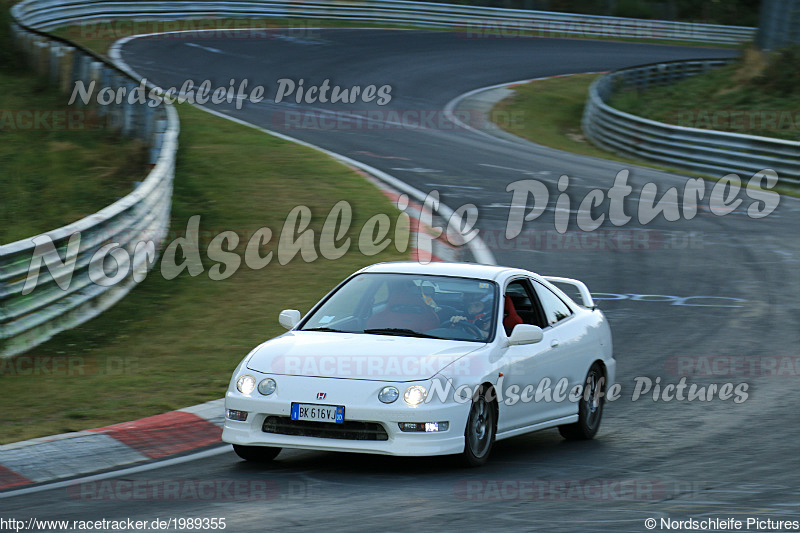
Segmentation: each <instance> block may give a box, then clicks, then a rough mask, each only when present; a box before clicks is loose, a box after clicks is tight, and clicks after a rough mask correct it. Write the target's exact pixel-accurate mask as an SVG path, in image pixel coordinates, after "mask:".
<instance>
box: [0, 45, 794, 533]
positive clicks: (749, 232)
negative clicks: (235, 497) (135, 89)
mask: <svg viewBox="0 0 800 533" xmlns="http://www.w3.org/2000/svg"><path fill="white" fill-rule="evenodd" d="M732 53H733V52H731V51H728V50H718V49H697V48H687V47H675V46H661V45H642V44H631V43H614V42H600V41H584V40H565V39H506V40H486V39H473V40H470V39H464V38H462V37H459V36H458V35H457V34H454V33H438V32H420V31H390V30H317V31H315V32H314V35H313V36H310V37H308V38H300V37H292V38H286V39H268V40H264V39H261V40H250V39H241V40H239V39H230V40H207V41H203V40H202V39H199V38H198V37H197V36H196V35H192V36H187V37H186V38H177V37H175V36H171V37H170V38H164V37H159V36H150V37H142V38H138V39H134V40H131V41H130V42H128V43H127V44H126V45H125V46H124V48H123V49H122V57H123V59H124V60H125V61H126V62H127V63H128V64H129V65H130V66H131V67H132V68H133V69H134V70H135V71H137V72H138V73H139V74H141V75H143V76H146V77H148V79H150V80H151V81H154V82H155V83H157V84H159V85H161V86H163V87H168V86H180V85H181V84H182V83H183V81H184V80H185V79H193V80H195V81H196V82H198V83H199V82H200V81H202V80H205V79H207V78H208V79H211V80H212V82H213V85H215V86H218V85H227V83H228V79H229V78H235V79H237V80H241V79H243V78H247V79H248V80H249V81H250V85H251V86H252V85H255V84H261V85H264V86H266V87H267V96H268V97H271V96H272V94H274V91H275V90H276V88H277V87H276V83H277V81H276V80H277V79H280V78H293V79H298V78H303V79H304V80H305V84H306V86H309V85H314V84H316V85H319V84H321V83H322V81H323V80H324V79H326V78H327V79H330V81H331V83H332V84H338V85H341V86H343V87H344V86H351V85H364V86H365V85H369V84H375V85H378V86H380V85H382V84H390V85H391V86H392V93H391V94H392V99H391V102H390V103H389V104H388V105H386V106H384V107H382V108H380V107H379V106H376V105H374V103H373V105H368V104H364V105H361V104H351V105H342V104H338V105H327V106H322V105H320V104H315V105H314V106H299V105H296V104H292V105H286V102H283V103H281V104H274V103H273V102H270V101H267V100H265V101H264V102H261V103H260V104H246V105H245V107H244V108H243V109H241V110H236V109H235V108H234V106H232V105H220V106H214V108H215V109H216V110H217V111H220V112H223V113H225V114H228V115H230V116H233V117H236V118H240V119H242V120H245V121H248V122H250V123H253V124H256V125H259V126H262V127H265V128H268V129H275V130H277V131H280V132H282V133H287V134H288V135H291V136H293V137H297V138H299V139H302V140H304V141H306V142H310V143H313V144H316V145H319V146H321V147H324V148H326V149H328V150H331V151H334V152H337V153H341V154H343V155H345V156H348V157H351V158H353V159H355V160H358V161H361V162H363V163H365V164H369V165H371V166H374V167H376V168H378V169H380V170H382V171H384V172H386V173H388V174H390V175H393V176H396V177H397V178H399V179H401V180H403V181H404V182H406V183H409V184H410V185H412V186H414V187H416V188H417V189H420V190H422V191H426V192H427V191H430V190H439V191H440V193H441V198H442V200H443V201H444V202H445V203H447V204H448V205H450V207H453V208H456V207H458V206H460V205H462V204H465V203H474V204H476V206H477V208H478V212H479V220H478V227H479V228H480V229H481V232H482V235H483V236H484V240H485V241H486V242H487V244H488V245H489V246H490V247H493V249H492V252H493V253H494V255H495V257H496V258H497V260H498V263H500V264H508V265H511V266H521V267H524V268H530V269H532V270H534V271H537V272H539V273H542V274H547V275H563V276H570V277H576V278H578V279H582V280H584V281H585V282H586V283H587V285H588V286H589V287H590V289H592V291H593V292H595V293H605V295H604V297H605V299H603V300H601V301H600V302H599V303H600V306H601V307H602V308H603V309H604V311H605V312H606V313H607V315H608V316H609V319H610V321H611V325H612V330H613V332H614V340H615V348H616V349H615V352H616V357H617V360H618V381H619V382H620V383H621V384H622V387H623V392H622V398H621V399H620V400H618V401H616V402H613V403H610V404H609V405H608V408H607V409H606V413H605V419H604V421H603V426H602V427H601V430H600V434H599V436H598V438H597V439H596V440H595V441H590V442H584V443H566V442H563V441H562V440H561V438H560V437H559V436H558V433H557V432H556V431H555V430H548V431H544V432H539V433H535V434H532V435H528V436H523V437H517V438H513V439H509V440H506V441H502V442H500V443H498V444H497V446H496V448H495V451H494V453H493V458H492V460H491V461H490V463H489V465H488V466H486V467H485V468H482V469H480V470H469V471H466V470H460V469H457V468H455V467H454V466H453V464H452V463H451V462H450V461H448V460H446V459H442V458H420V459H402V458H391V457H375V456H360V455H349V454H330V453H316V452H302V451H284V452H283V453H282V454H281V455H280V456H279V458H278V460H277V461H276V463H275V464H274V465H272V466H267V467H262V466H254V465H251V464H245V463H242V462H240V461H238V460H237V459H236V458H235V456H234V455H233V453H232V452H231V453H230V454H223V455H219V456H215V457H212V458H207V459H203V460H202V461H196V462H190V463H186V464H182V465H176V466H171V467H167V468H163V469H159V470H153V471H148V472H143V473H139V474H133V475H131V476H127V477H126V478H125V479H128V480H131V481H136V480H138V481H139V482H140V483H145V484H146V483H158V482H159V481H163V480H172V481H175V480H178V481H185V480H233V481H235V482H236V481H238V482H242V483H245V484H249V485H247V486H249V487H251V488H252V487H253V486H255V485H253V484H254V483H258V482H261V481H263V480H267V481H268V482H269V483H270V485H269V486H270V487H271V489H272V492H269V491H268V492H269V494H268V495H267V496H264V497H254V498H253V499H252V500H249V501H247V500H246V501H237V502H236V503H230V502H227V501H225V498H222V497H217V498H212V499H211V501H204V500H201V499H200V498H194V499H192V498H188V499H182V500H180V501H174V500H170V499H164V498H156V499H147V498H144V499H137V498H131V499H129V500H126V501H120V498H114V497H106V498H99V499H91V498H82V497H80V496H76V492H75V491H72V492H70V491H65V490H63V489H62V490H50V491H45V492H41V493H39V494H37V495H36V496H35V498H34V499H29V498H31V497H30V496H29V497H18V498H9V499H6V500H4V502H3V506H4V511H6V512H7V513H9V514H17V513H21V512H23V511H24V512H25V513H26V514H27V515H31V516H37V517H41V518H45V517H52V518H62V519H63V518H69V519H74V520H81V519H88V518H100V517H104V518H109V519H111V518H115V517H116V518H122V517H133V518H134V519H140V520H152V519H154V518H156V517H160V518H166V517H168V516H172V517H176V516H183V517H219V516H224V517H226V518H227V523H228V529H229V530H231V531H263V530H265V529H266V530H271V529H284V528H287V527H291V526H302V527H304V528H309V529H311V528H314V529H319V528H332V529H336V530H338V529H344V528H347V529H348V530H353V531H361V530H364V531H372V530H375V529H376V528H380V529H382V530H388V531H395V530H397V531H400V530H405V529H407V528H408V527H409V526H413V527H414V528H421V529H425V530H428V529H430V530H442V529H445V530H450V529H462V530H463V529H467V528H475V527H491V528H508V529H513V530H536V531H582V530H590V529H591V530H607V531H645V526H644V521H645V519H646V518H649V517H654V518H660V517H669V518H672V519H685V518H688V517H694V518H704V517H731V516H735V517H738V518H740V519H744V518H746V517H759V518H763V519H767V518H770V519H773V520H776V519H787V518H790V519H794V520H797V519H798V518H799V517H800V504H799V503H798V502H800V493H798V489H797V486H798V480H799V478H800V475H798V474H797V469H796V466H797V460H796V450H795V445H794V444H793V443H796V442H797V441H798V439H800V424H796V421H797V414H796V407H795V406H794V404H793V402H790V400H789V399H790V398H792V393H793V392H794V391H795V389H796V385H797V384H798V379H800V368H798V369H797V371H796V372H795V373H794V374H793V375H789V376H781V377H776V376H756V377H754V376H733V377H726V378H723V379H719V378H715V377H702V376H699V377H698V376H695V377H690V382H692V383H697V384H699V385H703V384H708V383H723V382H725V381H733V382H737V383H738V382H747V383H748V384H749V391H748V392H749V398H748V400H747V401H745V402H743V403H741V404H734V403H733V402H732V401H731V400H727V401H724V400H719V399H716V400H714V401H710V402H700V401H693V402H686V401H684V402H676V401H672V402H664V401H653V399H652V398H651V397H650V398H649V399H639V400H638V401H631V398H632V393H633V389H634V385H635V378H636V377H642V376H643V377H649V378H650V379H652V380H655V379H656V378H657V377H661V378H662V380H663V381H664V383H665V384H666V383H667V382H670V383H676V382H678V379H679V377H680V375H678V374H676V373H675V371H674V361H675V360H676V358H677V357H679V356H696V357H701V358H702V357H707V356H747V357H751V358H753V357H761V358H762V360H767V359H766V358H768V357H774V356H787V357H794V358H795V361H796V360H798V356H800V354H798V350H797V346H798V341H800V321H799V320H798V318H797V317H798V310H800V309H798V307H800V306H799V305H798V303H797V302H798V301H799V300H800V269H798V263H799V262H800V241H799V240H798V239H797V236H796V228H797V227H798V222H799V221H800V203H798V202H797V201H796V200H794V199H790V198H783V199H782V200H781V203H780V206H779V207H778V209H777V210H776V211H775V212H774V213H772V214H771V215H769V216H767V217H766V218H763V219H760V220H754V219H751V218H749V217H748V216H746V214H745V213H743V212H742V210H737V212H735V213H731V214H729V215H726V216H716V215H713V214H710V213H701V214H700V215H698V216H697V217H695V218H694V219H692V220H680V221H676V222H667V221H666V220H665V219H664V218H663V217H658V218H656V219H655V220H654V221H652V222H650V223H649V224H647V225H639V224H634V223H633V222H632V223H631V224H628V225H625V226H622V227H620V228H617V227H615V226H613V225H612V224H611V223H610V221H609V220H608V219H607V220H606V222H605V223H604V225H603V227H602V228H601V231H603V230H607V231H608V232H611V233H608V234H607V235H611V237H608V239H613V238H614V235H616V236H617V237H619V235H621V234H622V233H621V232H628V233H627V235H628V237H626V238H627V239H633V238H634V237H635V236H637V235H646V238H647V239H650V240H649V241H648V242H649V243H650V244H649V245H647V246H644V247H642V248H641V249H638V250H626V249H621V248H620V247H619V246H613V243H611V241H609V240H608V239H606V240H600V241H597V242H596V245H597V246H599V248H592V247H590V245H588V244H584V245H580V244H578V245H577V246H576V245H574V244H572V245H570V244H569V243H568V242H567V241H565V240H563V239H561V240H559V235H558V234H557V233H556V232H555V231H554V217H555V210H554V204H555V199H556V196H557V190H556V188H555V183H556V180H557V179H558V177H559V176H561V175H562V174H566V175H568V176H569V177H570V185H569V188H568V194H569V195H570V197H571V198H572V204H573V209H574V208H575V206H576V205H577V203H578V202H579V201H580V200H581V199H582V198H583V197H584V195H585V194H586V192H588V190H590V189H592V188H596V187H599V188H602V189H605V190H607V189H608V188H610V187H611V185H612V183H613V180H614V176H615V175H616V174H617V172H618V171H620V170H621V169H623V168H628V169H629V170H630V173H631V175H630V179H629V183H630V184H631V185H632V186H633V193H632V194H631V197H630V198H629V200H628V202H627V203H626V209H627V211H628V212H629V213H635V212H636V209H637V205H636V203H635V199H636V198H638V195H639V192H640V190H641V187H642V186H643V185H644V184H645V183H648V182H653V183H656V184H657V185H658V186H659V194H662V193H663V191H664V190H666V188H667V187H671V186H675V187H677V188H678V190H679V191H682V190H683V187H684V185H685V184H686V181H687V178H686V177H684V176H680V175H676V174H671V173H667V172H662V171H658V170H653V169H648V168H644V167H631V166H629V165H624V164H622V163H617V162H612V161H606V160H600V159H596V158H589V157H582V156H577V155H574V154H568V153H564V152H560V151H557V150H552V149H549V148H544V147H542V146H538V145H535V144H533V143H529V142H525V141H518V142H509V141H501V140H497V141H493V140H491V139H489V138H487V137H486V136H483V135H479V134H476V133H474V132H470V131H465V130H463V129H460V128H456V127H453V125H452V123H450V124H448V123H447V121H442V122H436V124H438V125H439V127H434V128H429V129H413V130H409V129H402V128H398V127H393V126H392V125H387V124H383V126H380V125H379V124H374V126H375V127H372V128H360V129H359V128H352V127H341V128H336V129H327V130H308V129H302V128H299V127H297V128H294V127H293V128H289V129H287V130H284V131H282V130H281V126H284V127H285V126H286V120H285V118H286V112H287V111H290V112H295V111H301V112H302V111H303V108H308V107H313V108H314V109H316V112H317V113H319V112H320V110H321V109H327V110H328V111H341V112H353V111H355V112H358V113H366V112H368V111H374V110H378V109H382V110H383V111H382V112H384V115H383V117H385V116H386V114H385V111H386V110H395V111H404V110H406V111H407V110H417V111H420V110H426V111H431V112H439V113H441V110H442V109H443V108H444V106H445V105H446V104H447V103H448V102H449V101H451V100H452V99H453V98H455V97H457V96H458V95H460V94H463V93H465V92H467V91H470V90H473V89H476V88H478V87H483V86H489V85H494V84H498V83H504V82H509V81H513V80H518V79H526V78H536V77H542V76H551V75H557V74H566V73H573V72H583V71H598V70H609V69H615V68H621V67H624V66H631V65H636V64H643V63H651V62H655V61H661V60H673V59H683V58H693V57H726V56H730V55H731V54H732ZM306 110H307V109H306ZM438 120H439V119H438V118H437V121H438ZM379 126H380V127H379ZM743 178H745V179H746V178H749V176H746V177H743ZM522 179H536V180H540V181H542V182H544V183H547V184H548V187H549V188H550V191H551V197H550V208H549V210H548V211H547V212H546V213H545V214H544V215H543V216H542V217H540V218H539V219H538V220H536V221H534V222H529V223H527V224H526V225H525V226H524V229H525V232H524V233H523V234H522V236H521V238H518V239H516V240H514V241H510V242H509V241H505V240H503V239H502V238H499V237H500V236H502V234H503V232H504V231H505V227H506V222H507V219H508V204H509V202H510V200H511V193H509V192H507V191H506V187H507V186H508V184H509V183H511V182H514V181H517V180H522ZM708 190H710V187H708V188H707V193H708ZM740 197H742V198H744V199H745V202H744V208H745V209H746V207H747V205H749V203H750V202H749V201H748V200H747V197H746V196H744V195H743V193H740ZM599 211H600V212H603V208H602V207H601V208H600V210H599ZM634 220H635V218H634ZM570 223H571V226H570V229H571V230H574V229H575V221H574V216H573V217H572V218H571V219H570ZM614 232H616V233H614ZM637 232H638V233H637ZM537 235H539V237H537ZM537 238H541V239H542V240H541V241H536V239H537ZM700 297H705V298H704V299H701V298H700ZM671 365H672V366H671ZM671 369H672V370H671ZM117 481H119V480H117ZM530 482H535V483H534V484H533V485H531V484H530ZM590 482H591V483H590ZM503 483H505V485H503ZM526 483H528V484H527V485H526ZM503 487H505V488H503ZM528 487H532V488H531V490H527V488H528ZM596 487H600V489H599V490H595V488H596ZM626 487H627V489H626ZM631 487H633V489H631ZM495 488H496V490H495ZM523 488H525V490H524V491H523V490H522V489H523ZM631 490H633V492H631ZM217 496H219V493H217ZM56 509H57V510H56Z"/></svg>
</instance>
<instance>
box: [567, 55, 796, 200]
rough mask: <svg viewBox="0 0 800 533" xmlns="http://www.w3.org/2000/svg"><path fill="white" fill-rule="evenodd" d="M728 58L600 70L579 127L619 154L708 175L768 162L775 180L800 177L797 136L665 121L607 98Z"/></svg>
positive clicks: (744, 170)
mask: <svg viewBox="0 0 800 533" xmlns="http://www.w3.org/2000/svg"><path fill="white" fill-rule="evenodd" d="M730 61H733V60H731V59H709V60H693V61H671V62H666V63H656V64H652V65H645V66H641V67H636V68H630V69H623V70H618V71H615V72H612V73H610V74H606V75H605V76H602V77H601V78H599V79H598V80H596V81H595V82H594V83H593V84H592V85H591V87H590V88H589V96H588V99H587V101H586V107H585V108H584V112H583V120H582V127H583V133H584V135H586V137H587V138H589V139H590V140H591V141H592V142H594V143H595V144H597V145H599V146H601V147H603V148H606V149H608V150H611V151H612V152H616V153H618V154H621V155H625V156H633V157H637V158H641V159H645V160H648V161H653V162H656V163H663V164H666V165H670V166H675V167H679V168H686V169H689V170H693V171H696V172H700V173H704V174H714V175H716V174H721V175H725V174H729V173H736V174H742V175H747V176H751V175H753V174H755V173H756V172H758V171H760V170H763V169H765V168H771V169H773V170H775V171H776V172H777V173H778V175H779V176H780V179H781V181H783V182H785V183H791V184H798V183H800V142H795V141H789V140H783V139H774V138H769V137H758V136H755V135H744V134H739V133H730V132H723V131H715V130H709V129H700V128H689V127H684V126H676V125H672V124H665V123H662V122H657V121H654V120H648V119H645V118H642V117H638V116H636V115H632V114H630V113H625V112H623V111H620V110H618V109H615V108H613V107H611V106H609V105H608V103H607V102H608V98H609V97H610V96H611V94H612V93H613V92H614V91H618V90H624V89H630V88H636V89H644V88H647V87H652V86H655V85H664V84H669V83H674V82H676V81H679V80H681V79H684V78H686V77H688V76H692V75H695V74H700V73H703V72H706V71H708V70H710V69H712V68H715V67H719V66H722V65H725V64H727V63H729V62H730Z"/></svg>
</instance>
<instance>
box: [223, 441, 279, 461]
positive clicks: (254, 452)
mask: <svg viewBox="0 0 800 533" xmlns="http://www.w3.org/2000/svg"><path fill="white" fill-rule="evenodd" d="M233 451H234V452H236V455H238V456H239V457H241V458H242V459H244V460H245V461H253V462H254V463H268V462H270V461H272V460H273V459H275V457H277V456H278V454H279V453H281V449H280V448H270V447H268V446H242V445H241V444H234V445H233Z"/></svg>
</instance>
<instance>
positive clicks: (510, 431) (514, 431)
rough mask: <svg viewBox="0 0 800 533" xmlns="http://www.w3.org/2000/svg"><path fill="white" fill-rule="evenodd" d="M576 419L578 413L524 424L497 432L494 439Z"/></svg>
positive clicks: (550, 426)
mask: <svg viewBox="0 0 800 533" xmlns="http://www.w3.org/2000/svg"><path fill="white" fill-rule="evenodd" d="M577 421H578V415H569V416H564V417H562V418H556V419H554V420H547V421H546V422H539V423H538V424H533V425H530V426H524V427H521V428H514V429H508V430H506V431H503V432H502V433H498V434H497V436H496V437H495V440H503V439H507V438H510V437H516V436H517V435H522V434H524V433H530V432H531V431H539V430H540V429H547V428H552V427H556V426H562V425H564V424H572V423H574V422H577Z"/></svg>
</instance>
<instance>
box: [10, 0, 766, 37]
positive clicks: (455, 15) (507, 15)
mask: <svg viewBox="0 0 800 533" xmlns="http://www.w3.org/2000/svg"><path fill="white" fill-rule="evenodd" d="M26 4H27V5H26V7H24V8H22V9H21V10H20V12H21V14H22V15H24V16H25V18H26V20H27V21H29V24H31V25H33V26H34V27H37V28H40V29H51V28H55V27H57V26H63V25H65V24H69V23H75V22H79V21H101V20H109V19H114V20H122V19H136V20H147V19H163V20H166V19H171V18H172V19H175V18H179V19H185V18H189V17H192V18H202V17H225V18H236V17H274V18H325V19H347V20H350V21H363V22H380V23H388V24H413V25H422V26H438V27H453V26H455V27H462V28H461V29H463V30H464V31H465V32H467V34H470V35H471V36H472V37H475V38H480V37H491V36H500V37H514V36H522V35H527V34H529V33H532V34H533V35H539V36H558V35H565V34H571V35H583V36H586V37H612V38H620V37H625V38H639V39H652V40H666V41H693V42H699V43H714V44H739V43H743V42H748V41H752V40H753V39H754V38H755V35H756V28H750V27H745V26H721V25H715V24H697V23H687V22H674V21H665V20H643V19H630V18H621V17H607V16H597V15H579V14H571V13H554V12H546V11H531V10H522V9H501V8H489V7H477V6H462V5H454V4H437V3H429V2H411V1H404V0H339V1H322V0H316V1H313V0H311V1H305V0H304V1H302V2H292V1H286V0H260V1H256V0H252V1H231V2H223V1H215V0H191V1H189V0H171V1H165V2H150V1H141V2H138V1H128V2H125V1H109V0H88V1H87V0H83V1H81V0H72V1H66V2H56V1H53V0H40V1H38V2H27V3H26ZM526 32H528V33H526Z"/></svg>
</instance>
